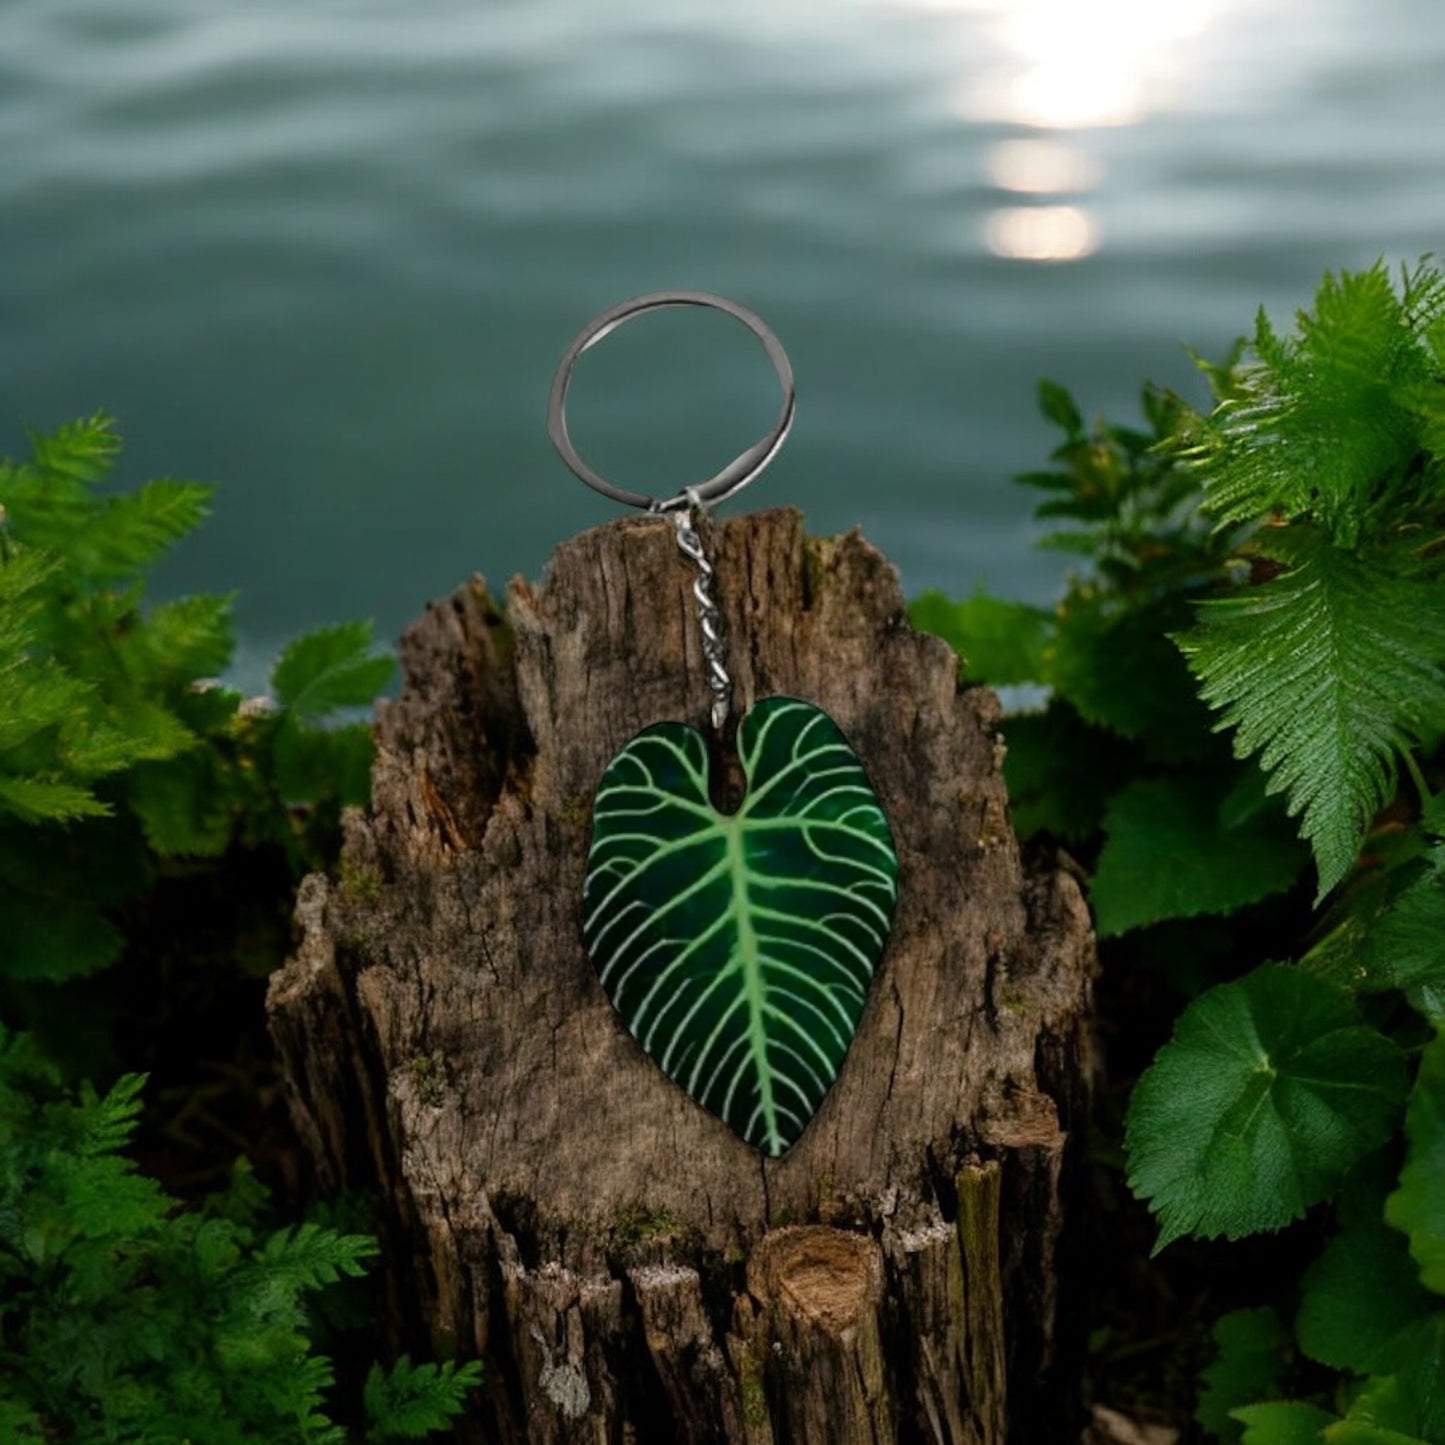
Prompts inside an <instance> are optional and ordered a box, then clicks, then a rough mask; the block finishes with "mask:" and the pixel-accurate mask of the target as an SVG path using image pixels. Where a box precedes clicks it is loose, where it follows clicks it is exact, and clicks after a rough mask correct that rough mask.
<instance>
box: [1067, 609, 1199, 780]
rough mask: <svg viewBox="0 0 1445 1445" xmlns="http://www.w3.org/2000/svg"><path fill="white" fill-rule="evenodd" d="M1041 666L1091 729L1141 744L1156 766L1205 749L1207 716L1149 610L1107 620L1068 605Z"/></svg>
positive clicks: (1160, 621)
mask: <svg viewBox="0 0 1445 1445" xmlns="http://www.w3.org/2000/svg"><path fill="white" fill-rule="evenodd" d="M1045 661H1046V671H1045V673H1044V677H1043V681H1045V682H1047V683H1049V684H1051V685H1052V686H1053V687H1054V688H1055V689H1057V691H1058V692H1060V693H1061V694H1062V695H1063V696H1064V697H1066V698H1067V699H1068V700H1069V701H1070V702H1071V703H1073V705H1074V706H1075V707H1076V708H1077V709H1078V711H1079V713H1080V714H1081V715H1082V716H1083V717H1084V718H1085V719H1086V720H1087V721H1089V722H1091V723H1093V724H1094V725H1095V726H1097V727H1102V728H1108V729H1109V730H1111V731H1112V732H1116V733H1118V734H1119V736H1120V737H1124V738H1130V739H1136V740H1147V741H1148V743H1149V746H1150V750H1151V753H1152V754H1153V756H1155V757H1157V758H1159V759H1160V760H1162V761H1168V762H1174V761H1188V760H1192V759H1194V758H1197V757H1199V756H1200V755H1201V753H1205V752H1208V751H1209V750H1210V739H1209V736H1208V731H1207V724H1208V718H1209V713H1208V710H1207V709H1206V708H1205V707H1203V706H1202V705H1201V704H1200V702H1199V699H1198V697H1197V696H1196V695H1195V687H1194V683H1193V681H1192V680H1191V678H1190V676H1189V669H1188V668H1187V667H1186V666H1185V665H1184V663H1183V661H1182V659H1181V658H1180V656H1179V652H1178V650H1177V648H1176V647H1175V646H1174V645H1173V644H1172V643H1171V642H1170V640H1169V637H1168V628H1167V623H1166V618H1165V616H1163V615H1160V614H1158V613H1156V612H1154V611H1153V610H1152V609H1142V610H1139V611H1130V612H1125V613H1122V614H1119V615H1117V616H1107V615H1105V614H1104V613H1103V612H1102V611H1101V610H1100V609H1099V608H1098V607H1097V606H1095V605H1093V604H1092V603H1088V602H1083V603H1080V602H1069V603H1066V604H1065V605H1063V606H1062V607H1061V609H1060V616H1059V622H1058V626H1057V628H1056V631H1055V635H1054V642H1053V646H1052V647H1051V648H1050V649H1049V650H1048V652H1047V653H1046V657H1045Z"/></svg>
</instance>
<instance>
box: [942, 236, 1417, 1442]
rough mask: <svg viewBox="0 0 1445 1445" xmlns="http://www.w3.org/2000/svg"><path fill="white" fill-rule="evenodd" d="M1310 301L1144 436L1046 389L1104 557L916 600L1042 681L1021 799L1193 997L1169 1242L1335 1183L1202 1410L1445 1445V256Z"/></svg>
mask: <svg viewBox="0 0 1445 1445" xmlns="http://www.w3.org/2000/svg"><path fill="white" fill-rule="evenodd" d="M1298 323H1299V324H1298V329H1297V331H1296V333H1295V334H1293V335H1291V336H1281V335H1279V334H1278V333H1277V332H1276V331H1275V330H1274V329H1273V328H1272V327H1271V325H1270V323H1269V322H1268V320H1267V319H1266V318H1265V317H1264V316H1263V314H1261V316H1260V318H1259V321H1258V324H1257V326H1256V329H1255V332H1254V335H1253V338H1252V340H1251V342H1250V343H1249V344H1248V345H1247V346H1244V345H1243V344H1242V345H1241V347H1240V348H1238V349H1237V350H1236V352H1235V355H1234V356H1233V357H1231V358H1230V360H1229V362H1228V363H1227V364H1225V365H1223V366H1217V367H1210V366H1206V367H1204V370H1205V371H1206V372H1207V373H1208V375H1209V377H1210V380H1211V384H1212V388H1213V391H1214V396H1215V405H1214V406H1213V409H1212V411H1211V412H1210V413H1209V414H1208V415H1201V414H1199V413H1197V412H1195V411H1193V410H1192V409H1190V408H1189V407H1187V406H1186V405H1185V404H1184V403H1183V402H1181V401H1180V400H1179V399H1178V398H1177V397H1175V396H1173V395H1171V394H1167V393H1161V392H1158V391H1155V390H1152V389H1151V390H1148V391H1146V393H1145V396H1144V409H1145V413H1146V416H1147V419H1148V423H1149V426H1148V429H1147V430H1133V429H1129V428H1124V427H1111V426H1108V425H1106V424H1104V423H1102V422H1100V423H1098V424H1097V425H1094V426H1086V424H1085V422H1084V419H1083V418H1082V416H1081V415H1080V412H1079V410H1078V408H1077V407H1076V406H1075V404H1074V402H1073V401H1072V399H1071V398H1070V397H1069V396H1068V394H1067V393H1066V392H1065V391H1064V390H1063V389H1062V388H1060V387H1057V386H1054V385H1052V384H1045V385H1044V387H1043V388H1042V392H1041V401H1042V405H1043V408H1044V410H1045V412H1046V413H1047V415H1048V416H1049V417H1050V418H1051V419H1052V421H1054V422H1055V423H1057V424H1058V426H1059V427H1060V428H1061V429H1062V431H1063V432H1064V438H1065V439H1064V442H1063V444H1062V445H1061V446H1060V447H1059V448H1058V450H1057V451H1056V452H1055V453H1054V458H1053V460H1054V463H1055V465H1054V467H1053V468H1052V469H1050V470H1048V471H1044V472H1039V473H1036V474H1030V475H1028V476H1025V477H1023V478H1021V480H1022V481H1023V482H1025V483H1026V484H1028V485H1030V486H1033V487H1037V488H1041V489H1043V490H1044V491H1045V492H1046V493H1048V497H1047V500H1045V501H1044V503H1043V504H1042V505H1041V506H1040V507H1039V509H1038V512H1039V515H1040V516H1042V517H1046V518H1058V519H1065V521H1066V523H1067V530H1064V531H1061V532H1057V533H1055V534H1053V535H1052V536H1050V537H1049V538H1047V539H1046V540H1045V545H1046V546H1051V547H1055V548H1060V549H1063V550H1065V551H1071V552H1074V553H1077V554H1080V555H1081V556H1082V557H1083V558H1084V559H1085V566H1084V568H1083V570H1082V571H1080V572H1079V573H1077V574H1075V575H1072V576H1071V577H1070V578H1069V580H1068V584H1067V588H1066V591H1065V593H1064V596H1063V598H1062V600H1061V601H1060V602H1059V603H1058V605H1057V606H1056V607H1054V608H1052V609H1045V608H1036V607H1030V606H1025V605H1021V604H1017V603H1011V602H1002V601H998V600H996V599H993V598H990V597H986V596H976V597H974V598H972V599H969V600H966V601H963V602H950V601H949V600H947V599H946V598H944V597H942V596H940V595H938V594H928V595H925V596H924V597H922V598H920V599H919V600H918V602H917V603H916V604H915V608H914V619H915V621H916V622H917V623H918V624H919V625H921V626H924V627H926V628H928V629H930V630H932V631H935V632H938V633H940V634H941V635H942V636H944V637H946V638H948V639H949V640H950V641H952V642H953V643H954V644H955V645H956V646H957V648H958V650H959V652H960V654H961V657H962V666H963V669H964V675H965V676H966V677H967V678H969V679H972V680H977V681H982V682H987V683H991V684H995V685H1004V686H1007V685H1015V684H1031V685H1034V686H1035V687H1038V686H1042V687H1043V688H1046V689H1047V690H1048V691H1047V705H1046V706H1044V707H1043V708H1042V709H1041V710H1036V711H1019V712H1015V713H1014V714H1013V715H1011V716H1007V717H1006V718H1005V721H1004V727H1003V731H1004V735H1005V740H1006V742H1007V747H1008V755H1007V761H1006V763H1005V770H1006V774H1007V778H1008V782H1009V788H1010V793H1011V796H1012V797H1013V800H1014V807H1015V822H1016V825H1017V827H1018V829H1019V831H1020V833H1021V834H1022V835H1024V836H1025V837H1028V836H1030V835H1034V834H1047V835H1051V836H1052V837H1054V838H1055V839H1057V840H1060V841H1062V842H1063V843H1064V844H1065V845H1066V846H1068V847H1070V848H1071V849H1072V850H1073V851H1074V852H1075V853H1076V854H1077V856H1079V857H1080V858H1081V859H1082V860H1083V861H1084V862H1085V864H1086V865H1087V866H1088V869H1089V873H1090V884H1089V887H1090V894H1091V900H1092V904H1093V908H1094V912H1095V917H1096V921H1097V926H1098V932H1099V935H1100V938H1101V940H1102V942H1103V946H1104V950H1105V966H1106V971H1108V970H1110V969H1112V968H1115V967H1144V968H1147V969H1151V970H1153V971H1155V973H1156V974H1159V973H1162V974H1164V975H1165V976H1167V977H1168V978H1169V980H1170V982H1171V983H1172V984H1173V985H1174V986H1175V987H1176V988H1177V989H1178V990H1179V991H1180V992H1182V993H1183V994H1184V995H1185V997H1187V998H1188V1000H1189V1001H1188V1003H1187V1005H1186V1006H1185V1007H1184V1009H1183V1012H1182V1013H1181V1014H1180V1016H1179V1017H1178V1019H1177V1022H1176V1025H1175V1028H1174V1032H1173V1037H1172V1039H1171V1040H1170V1041H1169V1042H1167V1043H1166V1044H1165V1045H1164V1046H1163V1047H1162V1048H1161V1049H1160V1050H1159V1051H1158V1053H1157V1055H1156V1057H1155V1058H1154V1061H1153V1063H1152V1065H1151V1066H1149V1067H1148V1068H1147V1069H1146V1070H1145V1071H1144V1073H1143V1074H1142V1076H1141V1077H1140V1078H1139V1079H1138V1081H1137V1084H1136V1086H1135V1087H1134V1089H1133V1092H1132V1097H1131V1099H1130V1103H1129V1108H1128V1119H1127V1128H1126V1135H1125V1140H1124V1144H1125V1154H1126V1159H1127V1178H1128V1182H1129V1184H1130V1186H1131V1187H1132V1189H1133V1190H1134V1192H1135V1193H1136V1194H1137V1195H1138V1196H1139V1197H1140V1198H1141V1199H1143V1200H1145V1201H1147V1203H1148V1205H1149V1208H1150V1209H1151V1210H1152V1211H1153V1213H1154V1214H1155V1216H1156V1217H1157V1221H1158V1231H1159V1232H1158V1243H1157V1247H1156V1253H1157V1251H1158V1249H1163V1248H1164V1247H1165V1246H1166V1245H1168V1244H1169V1243H1170V1242H1171V1241H1174V1240H1176V1239H1178V1238H1180V1237H1181V1236H1194V1237H1198V1238H1212V1237H1217V1236H1223V1237H1225V1238H1226V1239H1238V1238H1240V1237H1241V1236H1245V1235H1250V1234H1257V1233H1260V1232H1264V1231H1273V1230H1279V1229H1281V1228H1283V1227H1284V1226H1286V1225H1288V1224H1289V1223H1290V1222H1291V1221H1293V1220H1296V1219H1298V1218H1300V1217H1301V1216H1302V1215H1304V1214H1305V1213H1306V1211H1309V1210H1312V1209H1314V1208H1315V1207H1316V1206H1325V1207H1326V1209H1327V1210H1328V1211H1329V1215H1328V1217H1329V1221H1330V1223H1331V1224H1332V1228H1333V1232H1332V1234H1331V1235H1330V1237H1329V1238H1328V1242H1327V1243H1326V1244H1325V1245H1324V1248H1323V1252H1322V1253H1320V1254H1319V1257H1318V1258H1317V1259H1316V1260H1315V1262H1314V1263H1313V1264H1312V1265H1311V1266H1310V1267H1309V1268H1308V1270H1307V1272H1306V1273H1305V1274H1304V1277H1303V1278H1302V1279H1301V1280H1300V1281H1299V1284H1298V1288H1297V1290H1296V1291H1295V1298H1294V1299H1292V1300H1287V1301H1283V1302H1281V1301H1278V1300H1271V1301H1269V1303H1268V1306H1267V1307H1263V1308H1260V1309H1257V1310H1245V1311H1236V1312H1234V1313H1232V1314H1229V1315H1226V1316H1225V1317H1224V1318H1222V1319H1221V1320H1220V1321H1219V1322H1218V1324H1217V1327H1216V1343H1217V1355H1216V1360H1215V1363H1214V1364H1213V1365H1212V1366H1211V1367H1210V1369H1209V1370H1208V1371H1206V1375H1205V1379H1204V1383H1203V1389H1202V1390H1201V1393H1200V1397H1199V1405H1198V1419H1199V1422H1200V1424H1201V1425H1202V1426H1203V1427H1204V1429H1205V1431H1206V1432H1207V1433H1208V1434H1210V1435H1211V1436H1212V1437H1213V1438H1218V1439H1221V1440H1226V1441H1238V1440H1241V1439H1242V1440H1243V1441H1245V1442H1246V1445H1303V1442H1314V1441H1320V1440H1323V1441H1328V1442H1331V1445H1365V1442H1376V1445H1384V1442H1390V1445H1406V1442H1411V1441H1422V1442H1439V1441H1445V1300H1442V1298H1441V1296H1442V1294H1445V1039H1442V1037H1441V1036H1440V1034H1439V1033H1438V1030H1439V1029H1440V1027H1441V1025H1442V1023H1445V802H1442V800H1441V799H1440V798H1438V797H1436V796H1435V795H1434V793H1433V792H1432V779H1433V780H1434V783H1435V785H1437V786H1438V784H1439V781H1440V773H1441V764H1442V761H1445V759H1442V756H1441V754H1442V737H1445V672H1442V663H1445V576H1442V572H1445V529H1442V521H1445V277H1442V276H1441V275H1440V273H1439V272H1438V271H1436V270H1434V269H1432V268H1431V267H1429V266H1428V265H1424V264H1422V265H1421V266H1420V267H1418V268H1416V269H1414V270H1412V271H1408V272H1405V273H1403V274H1402V276H1401V278H1400V280H1399V282H1398V284H1395V283H1393V282H1392V277H1391V274H1390V273H1389V272H1388V271H1387V270H1386V269H1385V267H1384V266H1383V265H1377V266H1375V267H1374V268H1372V269H1370V270H1368V271H1365V272H1362V273H1359V274H1341V275H1339V276H1338V277H1334V276H1331V277H1327V278H1326V280H1325V282H1324V284H1323V286H1322V287H1321V289H1320V291H1319V293H1318V295H1317V296H1316V298H1315V302H1314V305H1313V307H1312V308H1311V309H1310V310H1308V311H1306V312H1302V313H1301V314H1300V316H1299V318H1298ZM1185 920H1187V922H1185ZM1281 1310H1283V1311H1284V1315H1283V1316H1282V1314H1281V1312H1280V1311H1281ZM1291 1313H1292V1316H1293V1318H1292V1320H1289V1322H1288V1323H1289V1326H1290V1327H1287V1324H1286V1316H1288V1315H1289V1314H1291Z"/></svg>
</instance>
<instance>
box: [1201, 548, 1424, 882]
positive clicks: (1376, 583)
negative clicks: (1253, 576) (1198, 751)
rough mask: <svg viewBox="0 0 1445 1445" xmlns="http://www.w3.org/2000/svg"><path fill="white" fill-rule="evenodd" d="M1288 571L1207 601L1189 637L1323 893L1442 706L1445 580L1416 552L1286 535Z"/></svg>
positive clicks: (1208, 695) (1210, 691)
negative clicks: (1357, 548)
mask: <svg viewBox="0 0 1445 1445" xmlns="http://www.w3.org/2000/svg"><path fill="white" fill-rule="evenodd" d="M1269 550H1270V554H1271V555H1272V556H1275V557H1277V558H1278V559H1279V560H1281V561H1285V562H1287V563H1288V564H1289V570H1288V571H1287V572H1286V573H1285V574H1284V575H1282V576H1279V577H1276V578H1274V579H1273V580H1272V581H1269V582H1266V583H1264V584H1263V585H1261V586H1255V587H1248V588H1243V589H1241V590H1240V592H1239V593H1238V594H1237V595H1235V596H1231V597H1225V598H1220V599H1217V600H1214V601H1209V602H1203V603H1201V604H1199V620H1200V625H1199V626H1198V627H1197V628H1196V629H1195V630H1194V631H1193V632H1192V633H1190V634H1188V635H1186V636H1184V637H1181V638H1179V639H1178V643H1179V646H1180V648H1181V649H1182V651H1183V652H1184V654H1185V655H1186V657H1187V658H1188V659H1189V665H1190V667H1191V668H1192V669H1193V671H1194V673H1195V675H1196V676H1197V677H1198V678H1199V682H1200V692H1201V695H1202V696H1203V697H1204V699H1205V701H1206V702H1208V703H1209V704H1210V706H1211V707H1213V708H1216V709H1217V710H1218V711H1219V713H1220V720H1219V723H1218V724H1217V726H1219V727H1221V728H1223V727H1230V728H1233V729H1235V738H1234V749H1235V752H1236V754H1237V755H1238V756H1240V757H1252V756H1255V755H1256V754H1257V755H1258V757H1259V761H1260V765H1261V766H1262V767H1263V768H1264V770H1265V772H1266V773H1267V774H1268V775H1269V779H1270V782H1269V786H1270V789H1271V791H1276V792H1283V793H1284V795H1285V798H1286V800H1287V804H1288V808H1289V812H1290V814H1291V816H1294V815H1302V817H1301V825H1300V831H1301V834H1302V835H1303V837H1304V838H1305V839H1306V840H1307V841H1308V842H1309V843H1310V845H1311V847H1312V848H1313V850H1314V854H1315V861H1316V863H1317V865H1318V868H1319V897H1321V898H1322V897H1323V896H1324V895H1325V894H1326V893H1328V892H1329V891H1330V889H1332V888H1333V887H1334V886H1335V884H1337V883H1338V882H1339V881H1340V880H1341V879H1342V878H1343V877H1344V876H1345V875H1346V874H1347V873H1348V872H1349V871H1350V869H1351V867H1352V866H1353V864H1354V861H1355V855H1356V853H1357V851H1358V848H1359V844H1360V839H1361V837H1362V836H1363V834H1364V831H1365V828H1366V826H1367V825H1368V823H1369V822H1370V820H1371V818H1372V817H1373V816H1374V814H1375V812H1376V811H1377V810H1378V809H1379V808H1380V807H1381V806H1382V805H1383V804H1384V803H1385V802H1386V801H1387V800H1388V799H1389V798H1390V797H1391V796H1392V795H1393V792H1394V788H1395V776H1396V758H1397V756H1398V755H1399V753H1400V752H1402V751H1403V750H1405V749H1407V748H1409V747H1411V746H1412V745H1413V744H1414V743H1415V742H1416V740H1417V739H1418V738H1419V736H1420V734H1421V728H1422V722H1423V719H1425V718H1428V717H1432V716H1438V715H1439V714H1440V713H1441V712H1442V711H1445V674H1442V672H1441V668H1440V666H1439V660H1440V658H1441V656H1442V654H1445V588H1442V587H1440V585H1439V584H1438V582H1436V581H1434V580H1433V579H1431V578H1429V577H1427V576H1425V575H1423V574H1422V573H1421V572H1420V570H1419V568H1418V566H1417V565H1416V564H1415V563H1414V562H1413V561H1412V559H1411V558H1410V557H1409V556H1408V555H1405V554H1398V553H1389V552H1382V553H1378V554H1373V555H1371V554H1365V553H1362V552H1347V551H1344V550H1342V549H1340V548H1337V547H1333V546H1331V545H1329V543H1328V542H1327V541H1325V540H1324V539H1323V538H1322V537H1320V536H1319V535H1318V534H1302V535H1295V534H1293V533H1291V534H1287V535H1286V534H1281V535H1280V536H1278V537H1276V538H1274V539H1272V540H1271V542H1270V549H1269Z"/></svg>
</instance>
